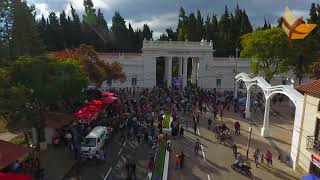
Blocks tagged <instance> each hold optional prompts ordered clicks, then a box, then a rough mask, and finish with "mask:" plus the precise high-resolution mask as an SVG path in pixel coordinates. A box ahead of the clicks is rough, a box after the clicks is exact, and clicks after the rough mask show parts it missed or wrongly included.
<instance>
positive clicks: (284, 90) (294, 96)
mask: <svg viewBox="0 0 320 180" xmlns="http://www.w3.org/2000/svg"><path fill="white" fill-rule="evenodd" d="M235 79H236V82H238V81H243V82H244V84H245V85H246V88H247V100H246V111H245V112H246V118H250V94H251V89H252V86H253V85H257V86H259V87H261V89H262V91H263V94H264V97H265V108H264V109H265V111H264V118H263V127H262V128H261V135H262V136H264V137H268V136H269V110H270V100H271V98H272V97H273V96H274V95H275V94H284V95H286V96H287V97H289V98H290V99H291V101H292V102H293V103H294V105H295V107H296V109H295V117H294V125H293V134H292V142H291V152H290V156H291V159H292V163H293V168H294V169H295V167H296V162H297V154H298V147H299V136H300V129H301V119H302V111H303V95H302V94H301V93H299V92H298V91H297V90H295V89H294V88H293V87H291V86H290V85H277V86H271V85H270V84H269V83H268V82H267V81H266V80H265V79H264V78H263V77H255V78H250V77H249V76H248V74H246V73H240V74H238V75H236V76H235ZM234 96H235V97H237V90H236V91H235V94H234Z"/></svg>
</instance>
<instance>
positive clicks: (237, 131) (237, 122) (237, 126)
mask: <svg viewBox="0 0 320 180" xmlns="http://www.w3.org/2000/svg"><path fill="white" fill-rule="evenodd" d="M234 130H235V133H236V135H238V136H239V135H240V123H239V121H236V122H235V123H234Z"/></svg>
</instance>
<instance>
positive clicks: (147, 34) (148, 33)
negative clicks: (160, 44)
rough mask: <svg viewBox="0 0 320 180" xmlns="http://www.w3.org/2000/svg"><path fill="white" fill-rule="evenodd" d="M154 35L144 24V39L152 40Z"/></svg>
mask: <svg viewBox="0 0 320 180" xmlns="http://www.w3.org/2000/svg"><path fill="white" fill-rule="evenodd" d="M152 33H153V32H152V31H151V30H150V28H149V26H148V25H147V24H144V25H143V29H142V34H143V39H144V38H146V39H147V40H152Z"/></svg>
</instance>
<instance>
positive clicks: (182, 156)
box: [180, 151, 184, 168]
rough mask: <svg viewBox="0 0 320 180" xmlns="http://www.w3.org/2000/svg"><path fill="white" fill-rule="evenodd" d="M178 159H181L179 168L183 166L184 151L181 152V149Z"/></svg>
mask: <svg viewBox="0 0 320 180" xmlns="http://www.w3.org/2000/svg"><path fill="white" fill-rule="evenodd" d="M180 160H181V162H180V168H183V163H184V153H183V151H181V154H180Z"/></svg>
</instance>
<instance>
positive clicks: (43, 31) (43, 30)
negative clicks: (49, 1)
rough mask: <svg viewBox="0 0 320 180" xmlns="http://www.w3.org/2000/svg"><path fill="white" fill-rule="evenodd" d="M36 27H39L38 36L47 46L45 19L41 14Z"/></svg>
mask: <svg viewBox="0 0 320 180" xmlns="http://www.w3.org/2000/svg"><path fill="white" fill-rule="evenodd" d="M38 29H39V35H40V38H41V39H42V40H43V43H44V44H45V45H46V46H47V43H48V38H47V36H48V35H49V34H47V33H46V30H47V21H46V19H45V18H44V16H43V15H42V16H41V19H40V20H39V21H38Z"/></svg>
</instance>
